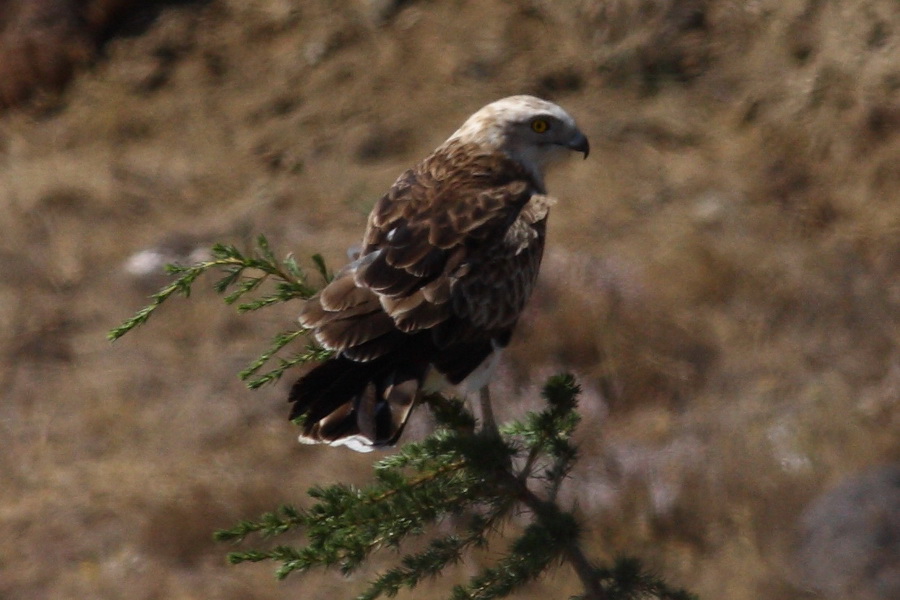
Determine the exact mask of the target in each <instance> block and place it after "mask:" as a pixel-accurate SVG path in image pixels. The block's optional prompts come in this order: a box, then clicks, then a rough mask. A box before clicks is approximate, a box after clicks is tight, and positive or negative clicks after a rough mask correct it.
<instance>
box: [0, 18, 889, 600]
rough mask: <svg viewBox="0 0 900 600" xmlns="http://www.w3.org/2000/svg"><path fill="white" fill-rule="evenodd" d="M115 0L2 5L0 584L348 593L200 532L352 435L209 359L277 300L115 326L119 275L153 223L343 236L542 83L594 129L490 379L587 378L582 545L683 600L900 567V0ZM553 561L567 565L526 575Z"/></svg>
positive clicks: (250, 509) (339, 254)
mask: <svg viewBox="0 0 900 600" xmlns="http://www.w3.org/2000/svg"><path fill="white" fill-rule="evenodd" d="M38 4H40V5H42V6H44V5H46V7H49V8H48V12H46V13H41V14H40V15H38V16H37V17H35V16H34V14H37V13H27V11H26V9H27V10H32V9H33V8H34V6H37V5H38ZM129 6H130V3H128V2H125V1H122V2H119V1H112V0H110V1H109V2H103V1H100V0H95V1H92V0H71V1H69V0H40V2H35V3H33V4H28V3H27V0H14V1H12V2H9V4H7V5H6V6H5V7H3V10H0V52H2V55H0V71H2V73H3V78H2V82H0V104H2V105H6V106H8V108H6V109H5V111H4V112H3V113H2V114H0V209H2V210H0V228H2V231H3V235H2V236H0V356H2V359H3V360H2V361H0V390H2V391H0V397H2V400H3V401H2V403H0V443H2V446H3V452H0V479H2V481H3V485H2V486H0V514H2V518H0V542H2V546H3V548H4V551H3V554H2V555H0V598H3V599H4V600H14V599H15V600H17V599H25V598H28V599H32V598H110V599H113V598H123V597H127V598H134V599H136V600H142V599H155V598H160V599H162V598H166V599H169V598H217V599H218V598H224V599H228V598H235V599H237V598H241V599H250V598H257V599H260V600H262V599H275V598H295V597H298V596H300V595H302V597H305V598H319V597H321V598H326V597H327V598H332V597H349V596H350V595H351V594H352V592H353V590H355V589H358V588H356V587H354V584H358V582H353V581H350V582H347V581H346V580H344V579H342V578H341V577H340V576H339V575H338V574H336V573H334V574H332V573H328V574H323V575H316V576H312V577H310V578H309V579H300V578H294V579H289V580H288V581H286V582H281V583H279V582H275V581H274V580H273V577H272V574H271V570H270V568H269V567H266V566H241V567H229V566H227V565H226V564H225V562H224V559H223V557H224V554H225V552H226V551H227V550H228V548H227V547H223V546H221V545H218V544H215V543H213V542H212V541H211V536H210V534H211V532H212V531H213V530H214V529H216V528H221V527H225V526H228V525H231V524H233V523H234V522H235V521H237V520H238V519H240V518H242V517H251V516H256V515H257V514H258V513H259V512H262V511H264V510H269V509H271V508H274V507H275V506H276V505H277V504H279V503H281V502H285V501H287V502H290V501H300V500H301V499H302V498H303V495H304V491H305V490H306V489H307V488H308V487H309V486H311V485H312V484H314V483H327V482H330V481H335V480H360V479H362V478H365V477H366V476H367V473H368V467H369V465H370V464H371V462H372V460H373V456H372V455H368V456H360V455H356V454H354V453H351V452H347V451H339V450H334V449H329V448H324V449H323V448H317V447H303V446H300V445H298V444H297V443H296V440H295V438H296V433H297V432H296V429H295V428H294V427H293V426H292V425H291V424H290V423H288V422H287V420H286V415H287V406H286V404H285V403H284V397H285V395H286V387H287V385H289V383H290V381H289V380H290V379H293V377H289V378H288V380H285V381H283V382H281V383H280V384H278V385H276V386H272V387H270V388H266V389H263V390H261V391H258V392H250V391H248V390H247V389H246V388H245V387H244V386H243V385H242V384H241V382H239V381H238V380H237V377H236V376H235V373H236V372H237V371H238V370H240V369H241V368H243V367H244V366H245V365H246V363H247V362H248V361H249V360H251V359H252V358H254V357H255V356H256V353H257V352H258V351H259V350H260V349H261V348H262V347H263V346H264V345H265V344H266V343H267V342H268V340H269V338H270V337H271V335H273V334H274V333H275V332H276V331H278V330H279V328H282V327H284V326H285V325H289V324H290V323H291V322H292V320H293V318H294V313H295V312H296V310H297V309H296V307H294V308H292V309H291V308H286V309H283V310H281V309H279V310H276V311H272V312H274V313H276V314H271V315H268V316H263V317H262V318H260V315H255V316H238V315H236V314H234V313H233V312H232V311H231V310H230V309H228V308H225V307H223V306H222V305H221V301H220V299H218V298H217V297H215V296H214V295H213V294H212V293H199V292H198V293H197V294H195V295H194V296H193V297H192V298H191V300H190V301H187V302H185V301H175V302H174V303H173V304H171V305H169V306H166V307H165V308H164V310H163V311H162V312H161V313H160V314H158V315H157V316H155V317H154V318H153V320H152V321H151V322H150V323H149V325H148V326H147V327H146V328H143V329H142V330H139V331H137V332H136V333H134V334H130V335H129V336H127V337H126V338H124V339H123V340H121V341H119V342H117V343H115V344H109V343H108V342H107V341H106V338H105V333H106V331H107V330H109V329H110V328H111V327H113V326H115V325H117V324H118V323H119V322H120V321H122V320H123V319H124V318H126V317H128V316H130V314H131V313H133V312H134V311H135V310H136V309H137V308H139V307H140V306H142V305H143V304H145V303H146V298H147V296H148V295H149V294H150V293H152V291H154V290H155V288H156V287H158V286H159V285H160V284H161V283H162V282H164V279H163V278H161V277H158V276H147V275H138V274H136V272H135V270H134V265H135V263H134V256H135V254H136V253H138V252H140V251H143V250H146V249H148V248H162V247H165V248H168V249H170V250H171V252H173V253H175V254H173V256H177V255H179V254H178V253H186V252H189V251H190V250H191V249H193V248H196V247H203V246H208V245H209V244H211V243H212V242H218V241H221V242H230V243H235V244H238V245H241V246H247V245H249V244H250V242H251V241H252V239H253V237H254V236H255V235H256V234H258V233H265V234H266V235H267V236H268V237H269V239H270V241H271V243H272V245H273V247H275V248H277V249H279V250H280V251H282V252H285V253H286V252H293V253H294V254H295V255H296V256H298V257H300V258H303V257H307V256H309V255H311V254H312V253H314V252H322V253H323V254H324V255H325V256H326V259H327V260H328V262H329V264H331V265H332V266H338V265H339V264H341V262H342V261H343V260H344V259H345V251H346V248H347V247H348V246H351V245H353V244H356V243H357V242H358V241H359V238H360V236H361V233H362V228H363V226H364V223H365V215H366V213H367V211H368V209H369V207H370V206H371V205H372V204H373V202H374V201H375V200H376V199H377V198H378V197H379V196H380V194H382V193H383V192H384V191H385V190H386V189H387V187H388V186H389V185H390V184H391V183H392V182H393V180H394V178H395V177H396V176H397V175H398V174H399V173H400V172H401V171H402V170H403V169H405V168H406V167H407V166H409V165H410V164H411V163H412V162H413V161H415V160H417V159H418V158H420V157H422V156H424V155H425V154H426V153H427V152H429V151H430V150H431V149H432V148H433V147H435V146H436V145H437V144H439V143H440V142H441V141H442V140H443V139H444V138H445V137H446V136H447V135H448V134H449V133H451V132H452V131H453V130H454V129H455V128H456V127H457V126H458V125H459V124H460V123H461V122H462V120H463V119H464V118H465V117H467V116H468V115H469V114H471V113H472V112H473V111H474V110H476V109H477V108H479V107H481V106H482V105H484V104H486V103H487V102H490V101H492V100H494V99H497V98H499V97H503V96H507V95H511V94H515V93H533V94H537V95H540V96H544V97H547V98H550V99H553V100H555V101H557V102H559V103H560V104H561V105H563V106H564V107H565V108H566V109H567V110H568V111H569V112H570V113H571V114H572V115H574V116H575V117H576V118H577V119H578V121H579V123H580V124H581V126H582V129H583V130H584V131H585V132H586V133H587V134H588V136H589V137H590V139H591V144H592V153H591V156H590V158H589V159H588V160H587V161H578V160H573V161H572V162H570V163H567V164H565V165H563V166H561V167H560V168H558V169H557V170H556V171H555V172H553V173H551V175H550V177H549V181H548V185H549V188H550V191H551V193H553V194H554V195H555V196H557V197H559V198H560V202H559V204H558V205H557V207H556V208H555V209H554V214H553V215H552V217H551V222H550V233H549V242H548V253H547V256H546V259H545V263H544V268H543V273H542V279H541V283H540V288H539V290H538V291H537V292H536V294H535V297H534V298H533V301H532V302H531V305H530V306H529V309H528V314H527V317H526V318H525V319H524V321H523V322H522V324H521V326H520V328H519V331H518V333H517V336H516V337H515V338H514V340H515V341H514V346H513V347H512V348H511V350H510V352H509V353H508V356H507V358H506V361H505V363H504V367H503V377H502V379H501V381H499V382H498V383H497V384H496V389H495V392H494V396H495V397H500V396H501V395H503V394H506V395H507V397H512V398H521V400H518V401H516V402H509V403H507V405H506V406H505V407H503V408H502V411H501V413H502V414H506V415H515V414H520V413H521V412H522V411H523V410H525V409H526V408H528V407H532V406H534V402H535V400H534V396H535V393H534V388H535V386H536V385H539V384H540V383H541V382H542V380H543V378H544V377H545V376H546V375H547V374H549V373H552V372H554V371H556V370H560V369H571V370H574V371H575V372H576V373H578V374H579V376H580V377H581V380H582V382H583V383H584V386H585V388H586V390H587V391H586V394H585V397H584V398H583V413H584V416H585V419H584V421H583V423H582V425H581V430H580V436H581V439H582V443H583V450H584V452H583V454H584V456H583V458H582V462H581V467H580V470H579V471H578V472H576V473H574V474H573V477H572V480H571V482H570V484H569V486H568V489H567V490H566V493H567V494H568V498H569V499H570V500H572V501H577V503H578V506H579V507H580V510H581V511H582V512H583V514H584V516H585V519H586V520H587V522H588V523H589V525H590V532H591V542H590V543H589V544H588V545H589V550H590V552H591V553H592V554H593V555H594V556H597V557H598V558H607V557H612V556H615V555H618V554H629V555H637V556H640V557H642V558H644V559H645V560H646V561H647V562H648V564H650V565H652V566H653V567H654V568H655V569H656V570H657V571H658V572H660V573H662V574H664V575H665V576H666V577H667V578H668V579H669V580H670V581H671V582H672V583H673V584H676V585H682V586H685V587H687V588H689V589H692V590H693V591H695V592H697V593H699V594H700V596H701V597H703V598H727V599H729V600H744V599H746V600H750V599H754V600H755V599H757V598H769V599H772V600H787V599H796V598H819V597H823V598H834V599H836V598H863V599H873V600H887V599H888V598H896V597H898V596H900V548H898V542H897V540H898V539H900V535H896V531H897V527H898V524H897V522H896V515H897V514H900V506H898V500H897V498H898V494H897V489H898V488H900V481H898V480H897V477H896V469H892V468H891V467H890V465H896V464H897V463H898V461H900V408H898V400H900V202H898V192H897V190H898V189H900V160H898V157H900V135H898V134H900V5H898V4H897V3H896V2H895V1H894V0H858V1H840V0H836V1H833V2H826V1H824V0H758V1H755V2H736V1H732V0H707V1H702V0H668V1H659V0H655V1H654V0H609V1H606V2H602V1H598V0H567V1H557V2H550V1H542V0H505V1H499V0H491V1H485V0H482V1H476V0H454V1H436V0H432V1H430V2H426V1H424V0H422V1H401V0H393V1H392V0H357V1H354V2H346V3H335V2H328V1H325V0H306V1H301V0H243V1H237V0H210V1H208V2H187V1H182V2H164V3H154V9H153V10H152V11H148V10H144V9H139V10H138V11H136V12H135V11H134V10H133V9H131V8H129ZM22 7H26V8H22ZM72 7H77V10H75V9H73V8H72ZM98 7H99V8H98ZM104 7H105V8H104ZM101 8H103V9H104V10H106V9H108V10H109V11H111V12H109V13H105V12H103V11H101V10H100V9H101ZM50 9H52V10H50ZM93 9H96V11H95V12H93V13H91V12H90V11H91V10H93ZM17 10H18V12H17ZM73 10H74V11H75V12H73ZM4 11H5V12H4ZM79 11H82V12H79ZM83 11H87V12H83ZM97 11H99V12H97ZM85 14H94V15H99V16H96V20H95V21H91V20H90V19H89V18H88V17H85V16H84V15H85ZM23 15H25V16H23ZM60 15H62V16H60ZM66 15H68V16H66ZM72 15H75V16H74V17H73V16H72ZM26 17H27V18H26ZM60 19H62V21H60ZM60 23H63V25H59V24H60ZM35 32H37V33H35ZM38 34H39V35H38ZM41 36H44V37H41ZM35 40H37V41H35ZM35 48H39V49H40V51H37V50H35ZM73 48H74V49H73ZM23 57H25V58H23ZM11 65H15V68H12V67H11ZM70 75H72V76H73V77H72V78H71V81H70V83H69V84H68V86H64V83H65V81H67V80H68V79H69V76H70ZM55 89H61V90H62V91H60V92H54V90H55ZM14 105H15V106H14ZM129 260H132V262H130V263H129ZM129 265H131V266H132V269H131V270H130V271H129V270H128V268H127V267H128V266H129ZM201 287H202V286H201ZM223 356H225V357H227V358H226V359H225V360H222V357H223ZM410 435H415V432H411V434H410ZM884 465H887V466H886V467H882V468H881V469H876V470H874V471H872V470H870V468H874V467H878V466H884ZM862 472H866V473H869V475H864V476H862V479H854V477H857V474H858V473H862ZM872 473H874V475H872ZM873 477H874V478H876V479H877V480H878V481H877V482H875V483H873ZM854 481H861V482H863V483H861V484H860V485H861V486H863V487H861V488H859V489H860V490H862V491H859V492H853V491H852V490H855V489H857V488H853V487H852V486H853V485H854V484H853V482H854ZM841 482H850V483H844V484H843V487H841V486H840V484H841ZM848 485H849V486H851V487H850V488H848V487H847V486H848ZM835 486H838V487H837V488H836V487H835ZM848 489H849V490H850V491H848ZM830 490H838V492H831V491H830ZM834 493H837V494H838V496H837V498H838V500H834V501H831V500H829V498H834V497H835V496H829V495H827V494H834ZM822 494H826V495H825V496H822ZM854 494H855V495H854ZM862 498H865V499H867V502H863V501H862V500H859V501H858V502H857V501H854V499H862ZM879 498H883V501H879ZM864 506H867V507H870V508H866V509H865V510H866V511H867V512H866V513H865V514H866V515H867V516H866V519H868V520H866V519H861V518H860V517H859V510H862V507H864ZM823 507H824V508H823ZM871 507H875V508H871ZM894 509H897V510H894ZM892 519H893V520H892ZM861 521H865V526H863V525H860V522H861ZM844 525H846V526H844ZM842 527H843V529H842ZM890 527H893V529H889V528H890ZM890 531H893V532H895V534H894V535H893V537H891V535H889V534H888V533H889V532H890ZM885 532H888V533H885ZM845 534H846V535H845ZM851 534H852V535H851ZM842 535H844V537H841V536H842ZM828 543H831V544H835V545H834V546H827V544H828ZM810 544H813V545H814V546H815V547H812V546H811V545H810ZM822 547H835V548H841V552H837V551H835V552H822V551H821V548H822ZM844 550H846V551H847V552H849V553H850V554H849V555H850V556H852V557H853V559H852V560H851V559H848V558H847V556H848V555H847V554H844V553H843V552H844ZM829 561H832V562H834V565H833V568H829ZM465 572H466V571H465V568H462V569H461V570H460V573H465ZM823 573H827V574H828V576H827V577H825V576H823V575H822V574H823ZM435 589H443V588H441V587H440V586H436V588H435ZM575 591H576V590H575V589H574V588H572V587H571V582H570V581H569V578H568V577H567V574H566V573H565V572H563V573H560V574H558V575H557V576H555V577H552V578H551V579H548V580H546V581H544V582H541V583H539V584H536V585H535V586H533V588H532V589H531V590H530V596H533V597H553V598H564V597H567V594H569V593H574V592H575ZM416 597H431V594H430V593H428V592H423V593H420V594H418V595H417V596H416ZM434 597H443V595H440V596H437V595H436V596H434Z"/></svg>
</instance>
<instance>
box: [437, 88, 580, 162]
mask: <svg viewBox="0 0 900 600" xmlns="http://www.w3.org/2000/svg"><path fill="white" fill-rule="evenodd" d="M452 141H457V142H461V143H463V144H466V145H474V146H477V147H478V148H479V149H482V150H484V151H488V152H501V153H503V154H505V155H507V156H508V157H509V158H511V159H513V160H515V161H517V162H519V163H520V164H522V165H523V166H525V167H526V168H527V169H528V170H529V171H531V172H532V173H533V174H534V175H536V176H537V177H538V179H542V178H543V177H542V175H543V172H544V168H545V167H546V166H547V165H548V164H549V163H550V162H552V161H553V160H554V159H556V158H559V157H561V156H562V155H564V154H565V153H566V152H565V151H566V150H576V151H578V152H581V153H583V154H584V156H585V158H587V155H588V152H589V151H590V145H589V144H588V139H587V137H585V135H584V134H583V133H582V132H581V130H580V129H578V126H577V125H576V124H575V119H573V118H572V117H571V116H570V115H569V113H567V112H566V111H564V110H563V109H562V108H560V107H559V106H557V105H556V104H554V103H552V102H548V101H546V100H541V99H540V98H535V97H534V96H510V97H509V98H503V99H502V100H497V101H496V102H492V103H490V104H488V105H487V106H485V107H484V108H482V109H481V110H479V111H478V112H476V113H475V114H473V115H472V116H471V117H469V118H468V119H467V120H466V122H465V123H463V125H462V127H460V128H459V129H458V130H457V131H456V133H454V134H453V135H452V136H450V139H449V140H447V142H448V143H449V142H452Z"/></svg>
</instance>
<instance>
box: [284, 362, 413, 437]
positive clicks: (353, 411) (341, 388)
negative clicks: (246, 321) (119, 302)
mask: <svg viewBox="0 0 900 600" xmlns="http://www.w3.org/2000/svg"><path fill="white" fill-rule="evenodd" d="M426 370H427V365H425V364H417V365H416V364H412V365H411V364H410V363H408V362H407V363H405V364H400V365H397V364H389V363H387V361H384V360H381V361H378V360H376V361H371V362H355V361H352V360H350V359H348V358H345V357H342V356H339V357H337V358H333V359H330V360H327V361H325V362H324V363H322V364H320V365H318V366H317V367H316V368H314V369H313V370H312V371H310V372H309V373H307V374H306V375H305V376H303V377H301V378H300V379H299V380H298V381H297V383H295V384H294V387H293V388H292V389H291V393H290V396H289V397H288V401H289V402H292V403H293V404H294V406H293V407H292V409H291V417H290V418H291V419H292V420H293V419H297V418H300V417H302V418H303V433H302V434H301V435H300V441H301V442H303V443H308V444H320V443H325V444H330V445H332V446H348V447H349V448H351V449H353V450H356V451H358V452H369V451H371V450H372V449H373V448H375V447H381V446H389V445H393V444H394V443H396V441H397V439H398V438H399V437H400V434H401V433H402V432H403V427H404V426H405V425H406V421H407V419H408V418H409V415H410V413H411V412H412V409H413V406H414V405H415V402H416V400H417V399H418V396H419V390H420V388H421V386H422V382H423V380H424V378H425V374H426Z"/></svg>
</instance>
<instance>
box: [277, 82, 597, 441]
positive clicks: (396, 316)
mask: <svg viewBox="0 0 900 600" xmlns="http://www.w3.org/2000/svg"><path fill="white" fill-rule="evenodd" d="M504 102H506V103H507V105H509V106H510V107H512V108H515V110H513V111H512V112H511V113H509V114H503V115H501V114H499V113H497V114H495V113H492V112H491V111H490V110H488V109H491V108H492V107H494V106H495V105H494V104H492V105H488V107H485V109H482V111H479V113H476V114H475V115H473V117H472V118H470V119H469V120H468V121H467V122H466V123H465V124H464V125H463V127H462V128H461V129H460V130H459V131H458V132H457V133H456V134H454V136H451V138H450V139H449V140H448V141H447V142H445V143H444V144H443V145H442V146H441V147H439V148H438V149H437V150H435V152H434V153H432V154H431V155H430V156H428V157H427V158H425V159H424V160H423V161H422V162H420V163H419V164H417V165H416V166H414V167H413V168H411V169H409V170H408V171H406V172H404V173H403V174H401V175H400V177H399V178H398V179H397V181H396V182H395V183H394V185H393V186H392V187H391V188H390V189H389V190H388V192H387V193H386V194H385V195H384V196H383V197H382V198H380V199H379V200H378V202H376V204H375V206H374V207H373V209H372V212H371V213H370V215H369V219H368V223H367V227H366V231H365V234H364V236H363V241H362V248H361V251H360V255H359V258H358V259H357V260H355V261H353V262H351V263H350V264H349V265H347V267H345V268H344V269H343V270H342V271H341V272H339V273H338V274H337V276H336V277H335V279H334V280H333V281H332V282H330V283H329V284H328V285H327V286H326V287H325V288H324V289H323V290H322V291H321V292H320V293H319V294H318V295H317V296H314V297H313V298H311V299H310V300H308V301H307V303H306V305H305V306H304V308H303V310H302V312H301V314H300V317H299V320H300V322H301V324H302V325H303V326H305V327H308V328H309V329H311V330H312V331H313V334H314V335H315V337H316V339H317V340H318V341H319V342H320V343H321V344H322V345H323V346H325V347H326V348H328V349H331V350H334V351H336V352H337V356H336V358H334V359H331V360H329V361H326V362H325V363H323V364H322V365H320V366H318V367H316V368H314V369H313V370H312V371H310V372H309V373H308V374H307V375H305V376H304V377H302V378H301V379H300V380H299V381H298V382H297V383H296V384H295V385H294V387H293V389H292V391H291V395H290V398H289V399H290V401H291V402H293V403H294V406H293V411H292V418H294V417H300V416H302V417H304V420H305V424H304V429H303V434H302V435H301V441H307V442H327V443H332V444H347V445H352V446H353V447H354V448H355V449H365V448H366V447H367V446H373V445H374V446H379V445H385V444H391V443H394V442H395V441H396V439H397V438H398V437H399V435H400V432H401V431H402V429H403V425H404V423H405V422H406V419H407V418H408V416H409V413H410V411H411V410H412V407H413V406H414V405H415V401H416V399H417V397H418V394H419V390H420V388H421V386H422V385H423V383H424V381H425V378H426V376H427V375H428V372H429V371H431V370H435V371H437V372H438V373H440V374H441V375H443V377H444V378H445V379H446V380H447V381H449V382H450V383H453V384H458V383H460V382H461V381H463V380H464V379H465V378H466V377H468V376H469V375H470V374H471V373H473V372H474V371H475V370H476V369H477V368H478V367H479V365H481V364H482V363H483V362H484V361H485V360H486V359H487V358H488V357H489V356H491V355H492V354H493V353H494V352H495V351H496V350H498V349H501V348H503V347H504V346H506V345H507V344H508V342H509V339H510V336H511V334H512V331H513V328H514V327H515V324H516V322H517V320H518V318H519V315H520V314H521V312H522V309H523V308H524V306H525V303H526V302H527V300H528V297H529V296H530V295H531V291H532V288H533V287H534V283H535V280H536V278H537V273H538V269H539V267H540V262H541V256H542V253H543V248H544V238H545V233H546V220H547V216H548V212H549V208H550V206H551V205H552V204H553V203H554V200H553V199H552V198H550V197H549V196H547V195H546V193H545V189H544V184H543V179H542V174H541V172H540V169H541V167H542V166H543V165H542V164H533V163H532V162H529V161H528V160H525V159H523V158H521V157H519V156H518V154H517V153H519V152H520V150H519V147H520V146H522V147H523V148H525V150H526V151H527V152H531V149H530V147H529V146H523V145H522V144H523V143H522V142H520V141H518V138H515V139H513V138H512V137H510V139H505V138H502V137H501V138H496V139H495V138H494V137H492V136H494V135H495V132H494V130H493V129H492V128H493V127H494V126H495V125H497V124H498V123H499V125H502V126H503V127H506V128H507V129H509V131H511V132H516V131H518V129H515V128H517V127H520V125H519V121H518V120H517V119H519V118H520V117H519V116H517V115H519V113H520V112H521V113H522V114H524V115H525V117H526V118H530V115H533V114H544V113H540V112H537V113H536V111H541V110H544V111H548V112H547V114H548V115H549V116H547V117H546V118H548V119H549V118H556V119H558V120H560V121H561V122H562V124H563V125H565V126H567V127H569V129H570V130H571V131H568V132H566V131H565V130H564V131H563V133H562V134H559V135H561V136H568V137H561V138H560V139H561V140H562V141H559V142H554V143H557V144H564V145H568V146H569V147H573V148H577V149H580V150H582V149H583V151H584V152H585V153H586V152H587V141H586V139H585V138H584V136H583V135H582V134H581V133H580V132H579V131H578V130H577V128H576V127H575V125H574V121H572V120H571V117H568V115H566V114H565V112H564V111H562V109H560V108H559V107H557V106H556V105H553V104H550V103H548V102H545V101H542V100H538V99H534V98H530V97H513V98H511V99H506V100H501V101H499V102H498V103H495V104H496V105H501V104H503V103H504ZM482 113H485V114H484V115H482ZM479 118H482V119H483V120H484V123H481V124H479V123H478V119H479ZM473 123H474V124H473ZM470 130H471V131H470ZM499 131H500V132H501V133H502V132H504V131H506V129H500V130H499ZM478 132H481V134H482V137H480V138H479V137H478V136H476V135H475V134H476V133H478ZM534 135H537V134H534ZM509 136H512V133H509ZM498 139H499V140H500V141H497V140H498ZM504 144H505V145H504ZM544 150H545V149H544V148H543V147H542V146H541V147H538V148H537V149H536V150H535V151H534V152H537V153H538V154H535V156H538V155H539V154H540V152H541V151H544ZM547 152H549V150H547ZM528 156H530V154H529V155H528ZM360 445H361V446H362V448H360V447H358V446H360Z"/></svg>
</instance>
